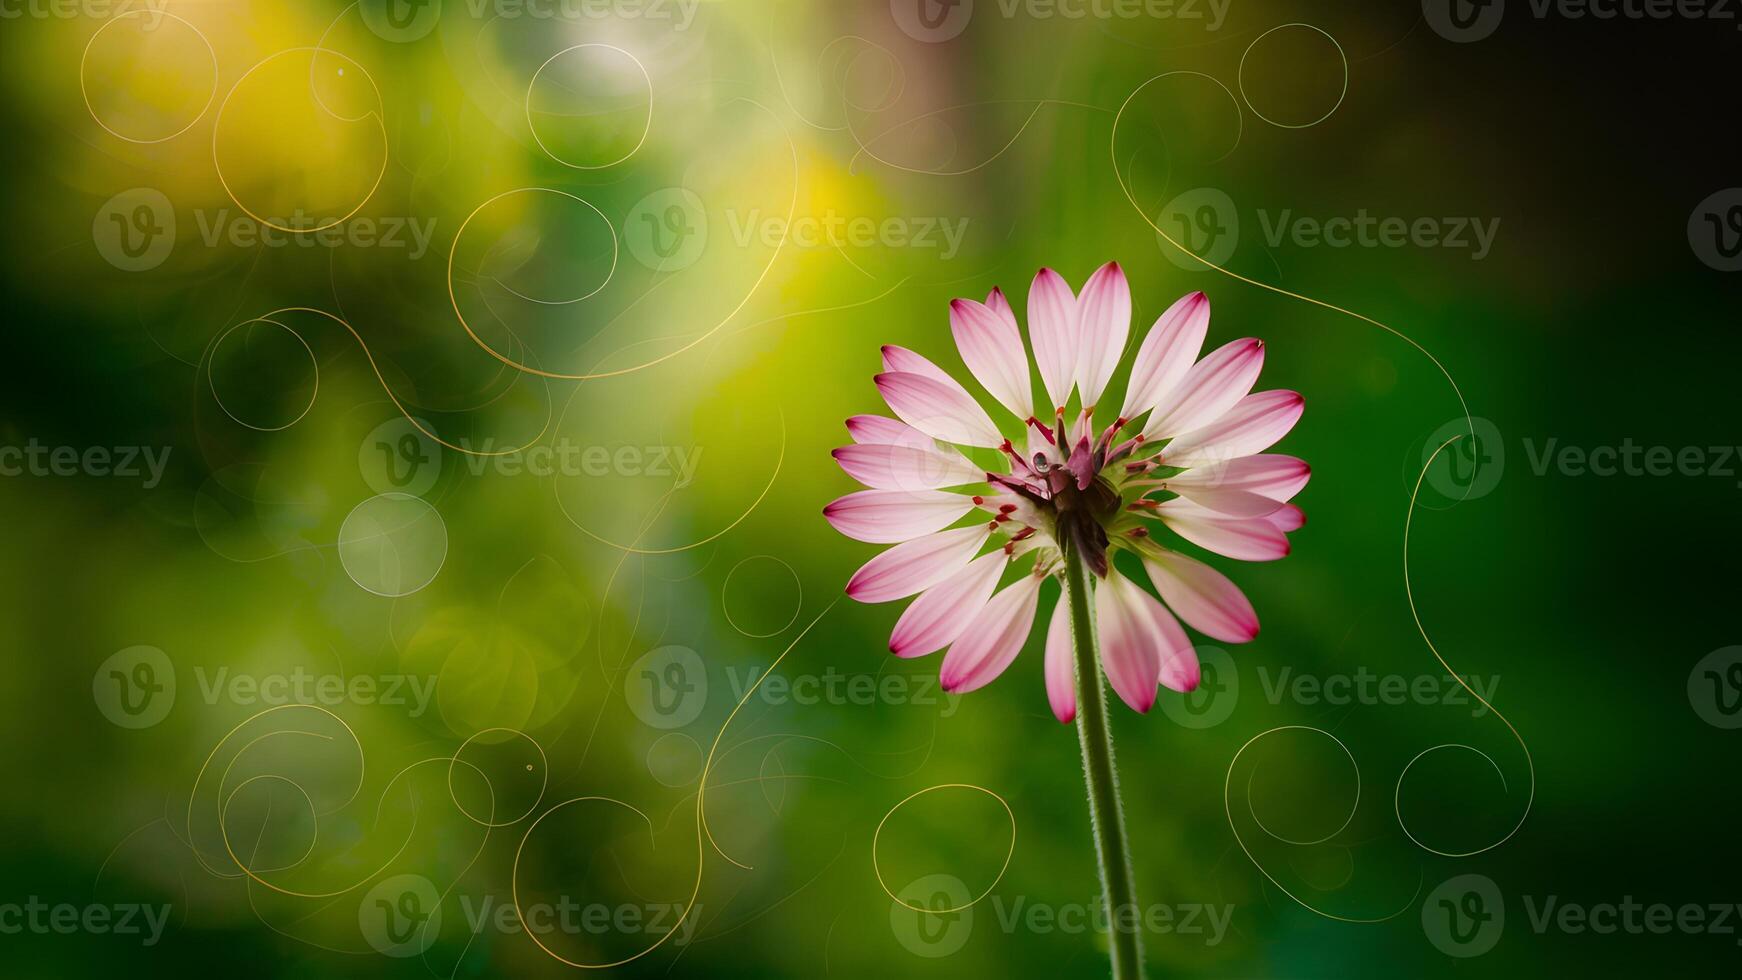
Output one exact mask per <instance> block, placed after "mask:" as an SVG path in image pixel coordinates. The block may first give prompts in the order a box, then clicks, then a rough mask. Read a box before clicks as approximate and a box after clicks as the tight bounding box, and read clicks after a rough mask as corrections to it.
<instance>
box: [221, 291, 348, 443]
mask: <svg viewBox="0 0 1742 980" xmlns="http://www.w3.org/2000/svg"><path fill="white" fill-rule="evenodd" d="M271 316H272V314H270V313H269V314H267V315H266V316H257V317H255V318H254V319H252V320H243V321H242V322H241V323H238V324H236V325H235V326H232V327H230V328H229V329H227V330H225V331H224V332H223V333H221V334H219V335H218V338H217V339H216V340H214V341H212V345H211V347H210V348H208V350H207V357H206V358H205V363H206V388H207V389H208V390H210V391H211V393H212V401H214V402H216V403H217V405H218V410H219V411H221V412H223V413H224V414H225V415H228V416H229V417H230V421H232V422H234V423H236V424H237V425H240V426H242V427H243V428H245V429H253V430H254V431H255V432H283V431H284V430H285V429H288V428H290V427H291V426H293V425H295V424H297V423H298V422H301V421H302V420H303V418H304V417H306V416H307V415H308V413H309V411H310V410H311V409H313V408H314V407H315V399H317V398H319V397H320V394H321V364H320V360H319V359H318V358H316V357H315V352H314V348H312V347H310V346H309V345H308V341H306V340H304V339H303V337H302V334H299V333H297V332H296V331H295V330H292V329H290V328H289V327H287V326H285V325H284V324H282V323H279V322H278V321H277V320H274V319H271ZM255 323H270V324H272V325H273V326H275V327H277V328H278V329H280V330H283V331H284V332H285V333H287V334H290V335H291V336H292V337H295V338H296V342H297V343H299V344H301V345H302V349H303V350H304V351H305V352H306V353H307V354H308V361H309V365H310V367H312V368H313V369H314V375H315V379H314V381H315V383H314V390H313V391H311V392H309V396H308V404H307V405H304V406H303V407H302V411H300V412H298V413H296V418H293V419H291V420H290V421H289V422H286V423H284V424H283V425H254V424H252V423H249V422H244V421H242V419H241V418H240V417H238V416H237V415H236V413H235V412H232V411H230V406H228V405H226V404H224V397H223V396H222V395H220V394H218V379H217V378H216V377H215V376H213V374H212V362H213V361H215V360H216V359H217V356H218V348H219V347H221V346H223V344H224V341H225V340H226V339H228V338H229V336H230V335H231V334H233V333H235V332H236V331H238V330H240V329H242V328H243V327H246V326H249V325H251V324H255Z"/></svg>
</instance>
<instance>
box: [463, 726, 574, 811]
mask: <svg viewBox="0 0 1742 980" xmlns="http://www.w3.org/2000/svg"><path fill="white" fill-rule="evenodd" d="M492 732H508V733H509V734H512V735H518V736H520V737H521V738H523V739H526V740H527V741H528V742H530V743H532V747H533V748H535V749H537V750H538V763H539V772H540V774H541V775H540V782H539V784H538V797H537V798H536V799H534V800H533V801H532V803H531V804H529V805H528V806H527V808H526V812H525V813H522V814H521V815H520V816H518V817H515V818H514V819H513V820H506V821H503V822H500V823H497V822H496V821H495V818H496V789H495V787H494V786H492V785H491V783H490V777H489V776H485V775H484V770H482V769H480V768H478V767H477V766H476V765H473V764H472V763H470V762H462V760H461V759H460V753H462V752H464V751H466V746H468V745H471V744H472V742H473V741H475V740H476V739H477V738H478V737H479V736H481V735H488V734H490V733H492ZM455 763H461V764H463V765H466V766H470V767H471V768H472V769H473V770H474V771H476V772H477V773H478V775H480V776H483V777H484V785H485V786H487V787H489V788H490V819H488V820H479V819H478V818H477V817H475V816H473V815H472V811H470V810H468V809H466V807H465V805H464V804H462V803H461V802H460V798H459V795H458V794H457V793H455V792H454V764H455ZM527 768H529V769H530V768H532V767H531V766H528V767H527ZM549 787H550V759H548V758H547V757H546V756H545V754H544V746H542V745H540V744H538V739H536V738H533V737H532V736H531V735H528V734H526V733H525V732H523V731H521V730H520V729H518V728H503V727H500V726H498V727H495V728H484V729H480V730H478V731H476V732H473V733H472V734H471V735H468V736H466V740H465V741H464V742H461V743H460V747H459V748H457V749H455V750H454V754H453V755H452V756H451V757H450V758H449V759H448V798H449V799H450V800H452V801H453V804H454V809H456V810H458V811H460V813H461V814H463V815H465V817H466V818H467V819H468V820H471V821H472V822H473V823H476V824H479V825H480V826H483V827H485V828H496V827H512V826H513V825H515V824H517V823H519V822H520V821H522V820H525V819H526V818H527V817H530V816H532V811H534V810H536V809H538V805H539V804H540V803H542V802H544V792H545V790H546V789H548V788H549Z"/></svg>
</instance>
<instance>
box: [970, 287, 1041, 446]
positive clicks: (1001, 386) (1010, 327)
mask: <svg viewBox="0 0 1742 980" xmlns="http://www.w3.org/2000/svg"><path fill="white" fill-rule="evenodd" d="M950 332H951V333H952V334H954V335H955V338H956V349H957V350H958V351H960V352H961V354H962V363H964V364H966V365H968V370H969V371H972V372H973V374H974V378H975V379H976V380H978V381H979V382H980V385H981V387H983V388H985V389H986V390H987V391H988V392H990V393H991V394H992V397H993V398H996V399H998V401H999V403H1000V404H1002V405H1003V406H1004V407H1005V408H1008V409H1010V411H1012V412H1014V413H1016V417H1017V418H1019V419H1026V418H1028V417H1029V416H1031V415H1033V414H1034V405H1033V401H1034V390H1033V386H1032V383H1031V382H1030V380H1029V377H1028V350H1027V348H1025V347H1023V346H1022V332H1021V331H1020V330H1018V329H1016V321H1015V320H1006V319H1004V318H1003V317H1000V316H999V315H998V314H997V313H996V312H994V311H993V310H991V309H989V308H987V307H986V306H984V305H983V304H980V303H976V302H974V301H973V300H971V299H958V300H955V301H954V302H952V303H950Z"/></svg>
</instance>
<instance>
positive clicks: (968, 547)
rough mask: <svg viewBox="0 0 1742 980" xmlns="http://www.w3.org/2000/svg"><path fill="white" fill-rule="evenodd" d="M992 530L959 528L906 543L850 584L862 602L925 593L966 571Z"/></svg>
mask: <svg viewBox="0 0 1742 980" xmlns="http://www.w3.org/2000/svg"><path fill="white" fill-rule="evenodd" d="M991 533H992V532H991V529H990V528H988V527H985V526H981V527H958V528H954V529H952V530H948V531H939V532H937V533H936V534H928V535H926V536H925V537H923V538H914V539H913V540H912V541H904V542H902V543H901V544H898V545H896V546H895V547H893V548H890V549H889V550H887V551H885V552H883V553H882V554H880V555H878V556H877V557H876V558H873V559H871V560H870V561H868V562H866V563H865V564H864V566H863V567H861V568H860V569H859V570H858V571H856V572H854V573H853V577H852V578H851V579H849V580H848V581H847V595H849V596H852V597H853V598H854V599H857V600H859V601H860V602H888V601H889V600H891V599H900V598H902V597H904V596H910V595H913V594H914V593H915V592H923V591H925V590H926V589H929V588H931V587H932V586H934V585H936V584H938V583H939V582H942V581H943V580H944V579H946V578H949V577H950V576H951V575H954V574H956V573H957V572H960V571H961V570H962V569H964V568H966V567H967V565H968V563H969V562H970V561H973V560H974V555H975V553H977V552H978V551H979V550H980V545H981V544H983V543H985V541H986V538H987V537H988V536H989V535H990V534H991Z"/></svg>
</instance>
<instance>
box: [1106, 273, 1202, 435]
mask: <svg viewBox="0 0 1742 980" xmlns="http://www.w3.org/2000/svg"><path fill="white" fill-rule="evenodd" d="M1209 329H1210V301H1209V299H1208V297H1206V296H1204V294H1203V293H1187V294H1186V295H1184V296H1181V297H1180V298H1179V299H1178V300H1176V301H1175V302H1174V304H1173V305H1172V306H1170V307H1168V308H1167V311H1166V312H1165V313H1163V314H1162V315H1161V316H1159V317H1157V318H1156V321H1155V325H1154V326H1153V327H1150V328H1149V335H1148V336H1146V337H1144V338H1143V345H1142V346H1141V347H1139V348H1137V359H1136V360H1135V361H1133V362H1132V364H1131V382H1130V384H1128V385H1127V386H1126V389H1125V407H1124V408H1122V409H1120V410H1119V414H1120V416H1121V417H1123V418H1127V419H1134V418H1136V417H1137V416H1139V415H1142V414H1143V413H1144V412H1147V411H1149V410H1150V409H1152V408H1154V407H1155V406H1156V405H1157V404H1159V403H1160V402H1161V400H1162V398H1164V397H1166V396H1167V395H1168V393H1169V392H1171V391H1172V390H1173V388H1174V386H1175V385H1177V384H1179V382H1180V379H1181V378H1184V377H1185V376H1186V372H1187V371H1190V370H1191V368H1192V362H1193V361H1195V360H1196V359H1197V356H1198V351H1200V350H1202V349H1203V346H1204V335H1205V334H1206V333H1208V332H1209Z"/></svg>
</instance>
